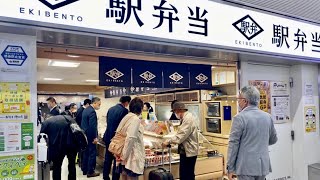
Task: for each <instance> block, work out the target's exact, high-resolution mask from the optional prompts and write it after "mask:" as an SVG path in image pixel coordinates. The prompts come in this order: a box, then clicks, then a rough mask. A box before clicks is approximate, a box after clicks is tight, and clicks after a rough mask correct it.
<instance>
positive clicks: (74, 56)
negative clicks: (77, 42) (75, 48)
mask: <svg viewBox="0 0 320 180" xmlns="http://www.w3.org/2000/svg"><path fill="white" fill-rule="evenodd" d="M67 56H68V57H71V58H79V57H80V56H78V55H74V54H68V55H67Z"/></svg>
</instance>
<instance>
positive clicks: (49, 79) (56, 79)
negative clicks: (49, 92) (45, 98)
mask: <svg viewBox="0 0 320 180" xmlns="http://www.w3.org/2000/svg"><path fill="white" fill-rule="evenodd" d="M43 80H45V81H61V80H62V79H60V78H43Z"/></svg>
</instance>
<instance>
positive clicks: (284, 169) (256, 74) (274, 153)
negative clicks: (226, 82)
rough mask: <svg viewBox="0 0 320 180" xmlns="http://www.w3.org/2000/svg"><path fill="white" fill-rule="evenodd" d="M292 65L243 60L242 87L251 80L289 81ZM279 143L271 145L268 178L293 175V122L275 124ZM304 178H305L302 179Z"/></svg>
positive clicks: (269, 179)
mask: <svg viewBox="0 0 320 180" xmlns="http://www.w3.org/2000/svg"><path fill="white" fill-rule="evenodd" d="M289 77H290V66H283V65H273V64H258V63H249V62H246V61H242V62H241V77H240V85H241V87H243V86H245V85H248V81H249V80H269V81H289ZM275 128H276V130H277V134H278V138H279V140H278V143H277V144H275V145H273V146H270V148H269V151H270V158H271V164H272V169H273V173H271V174H270V175H269V176H268V177H267V179H268V180H274V179H281V178H284V177H288V176H289V177H292V175H293V172H292V140H291V137H290V132H291V129H292V122H288V123H285V124H275ZM301 180H304V179H301Z"/></svg>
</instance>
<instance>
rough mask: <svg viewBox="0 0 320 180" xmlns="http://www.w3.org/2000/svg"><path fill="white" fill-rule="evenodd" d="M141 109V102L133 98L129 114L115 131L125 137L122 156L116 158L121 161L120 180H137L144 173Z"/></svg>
mask: <svg viewBox="0 0 320 180" xmlns="http://www.w3.org/2000/svg"><path fill="white" fill-rule="evenodd" d="M142 108H143V102H142V100H141V99H139V98H134V99H133V100H132V101H131V102H130V104H129V110H130V113H129V114H127V115H126V116H125V117H124V118H123V120H122V121H121V122H120V125H119V127H118V129H117V132H120V131H121V132H122V133H125V134H126V135H127V136H126V140H125V144H124V147H123V151H122V155H121V157H118V158H117V160H121V165H120V166H121V168H120V169H122V178H121V179H122V180H138V177H139V176H140V175H142V174H143V171H144V163H145V152H144V143H143V131H144V128H143V125H142V124H141V123H140V119H139V116H140V115H141V113H142Z"/></svg>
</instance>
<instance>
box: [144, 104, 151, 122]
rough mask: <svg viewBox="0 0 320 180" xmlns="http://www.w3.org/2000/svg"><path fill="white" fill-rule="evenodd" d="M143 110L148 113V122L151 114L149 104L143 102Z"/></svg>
mask: <svg viewBox="0 0 320 180" xmlns="http://www.w3.org/2000/svg"><path fill="white" fill-rule="evenodd" d="M143 110H144V111H147V112H148V116H147V119H148V120H150V113H153V108H152V106H151V104H150V103H148V102H145V103H144V104H143Z"/></svg>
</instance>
